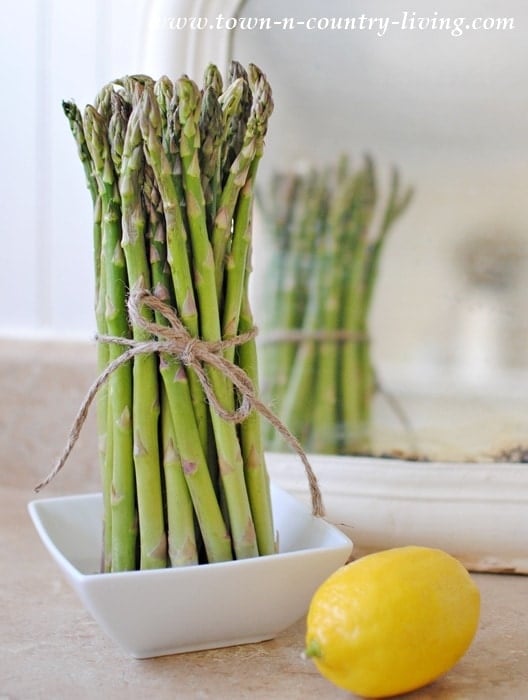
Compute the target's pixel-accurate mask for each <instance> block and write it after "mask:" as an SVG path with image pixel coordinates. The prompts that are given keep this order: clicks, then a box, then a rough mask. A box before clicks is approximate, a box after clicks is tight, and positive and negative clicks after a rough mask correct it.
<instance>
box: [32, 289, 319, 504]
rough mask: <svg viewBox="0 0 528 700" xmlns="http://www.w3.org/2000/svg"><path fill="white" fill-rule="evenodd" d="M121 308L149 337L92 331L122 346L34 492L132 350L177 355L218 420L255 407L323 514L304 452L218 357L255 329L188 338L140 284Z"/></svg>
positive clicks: (241, 416)
mask: <svg viewBox="0 0 528 700" xmlns="http://www.w3.org/2000/svg"><path fill="white" fill-rule="evenodd" d="M142 306H144V307H146V308H148V309H150V310H151V311H154V312H157V313H158V314H160V315H161V316H163V318H164V319H165V320H166V321H167V324H168V325H164V324H161V323H156V322H155V321H151V320H150V319H148V318H146V317H145V316H144V315H143V314H142V313H141V308H142ZM127 308H128V316H129V319H130V323H131V325H132V326H133V327H136V328H140V329H141V330H143V331H145V332H146V333H148V334H149V335H151V336H152V338H151V339H149V340H145V341H139V340H134V339H131V338H122V337H118V336H108V335H97V336H96V339H97V340H98V341H99V342H102V343H114V344H117V345H122V346H125V347H127V348H128V349H127V350H125V351H124V352H123V353H121V355H119V357H117V358H116V359H115V360H113V361H112V362H110V363H109V364H108V365H107V366H106V368H105V369H104V370H103V371H102V372H101V374H100V375H99V376H98V377H97V379H96V380H95V381H94V383H93V384H92V385H91V387H90V388H89V390H88V392H87V394H86V396H85V397H84V400H83V401H82V403H81V406H80V408H79V410H78V412H77V416H76V417H75V420H74V423H73V425H72V428H71V430H70V434H69V436H68V439H67V441H66V445H65V447H64V450H63V452H62V454H61V456H60V457H59V459H58V461H57V463H56V464H55V466H54V468H53V470H52V471H51V472H50V474H49V475H48V476H47V477H46V478H45V479H44V480H43V481H42V482H41V483H40V484H38V485H37V486H36V487H35V490H36V491H40V489H42V488H43V487H44V486H46V485H47V484H48V483H49V482H50V481H51V480H52V479H53V478H54V477H55V476H56V475H57V473H58V472H59V471H60V470H61V469H62V467H63V466H64V464H65V463H66V461H67V459H68V457H69V455H70V453H71V451H72V449H73V447H74V445H75V443H76V442H77V440H78V438H79V435H80V433H81V430H82V428H83V426H84V423H85V421H86V417H87V415H88V410H89V408H90V405H91V404H92V402H93V400H94V399H95V397H96V395H97V393H98V391H99V389H101V387H102V386H103V385H104V384H105V383H106V382H107V381H108V379H109V377H110V376H111V375H112V374H113V372H115V371H116V370H117V369H118V368H119V367H121V366H122V365H124V364H125V363H127V362H129V361H130V360H131V359H133V358H134V357H136V355H146V354H152V353H157V354H161V355H163V354H166V355H170V356H171V357H174V358H175V359H177V360H179V361H180V362H181V363H182V364H183V365H184V366H185V367H188V368H189V369H190V370H192V371H193V372H194V373H195V374H196V376H197V377H198V380H199V382H200V384H201V386H202V388H203V390H204V393H205V395H206V397H207V400H208V401H209V403H210V404H211V406H212V407H213V409H214V410H215V412H216V413H217V414H218V415H219V416H220V417H221V418H223V419H224V420H226V421H229V422H231V423H241V422H242V421H243V420H245V419H246V418H247V417H248V415H249V414H250V413H251V411H252V410H255V411H257V412H258V413H260V415H262V416H263V417H264V418H266V420H268V421H269V422H270V423H271V424H272V425H273V427H274V428H275V429H276V430H277V431H278V432H279V433H280V434H281V435H282V437H283V438H284V439H285V441H286V442H287V443H288V444H289V445H290V447H291V448H292V449H293V450H294V451H295V452H296V453H297V454H298V455H299V457H300V459H301V461H302V463H303V465H304V469H305V471H306V476H307V478H308V484H309V487H310V495H311V499H312V512H313V514H314V515H316V516H322V515H324V507H323V502H322V497H321V492H320V490H319V485H318V483H317V477H316V476H315V474H314V472H313V470H312V467H311V465H310V462H309V461H308V457H307V456H306V453H305V452H304V450H303V448H302V447H301V444H300V443H299V441H298V440H297V438H296V437H295V436H294V435H293V434H292V433H291V432H290V431H289V429H288V428H287V427H286V426H285V425H284V423H282V421H281V420H280V419H279V418H278V417H277V416H276V415H275V414H274V413H273V412H272V411H271V410H270V409H269V408H268V407H267V406H266V404H264V403H263V402H262V401H261V400H260V399H259V398H258V396H257V394H256V391H255V387H254V386H253V382H252V381H251V379H250V378H249V377H248V375H247V374H246V373H245V372H244V371H243V370H242V369H241V368H240V367H238V366H237V365H236V364H235V363H234V362H231V361H230V360H229V359H227V358H226V357H225V356H224V351H225V350H227V349H229V348H234V347H237V346H239V345H243V344H244V343H247V342H248V341H249V340H252V339H253V338H255V337H256V335H257V329H256V328H252V329H251V330H250V331H248V332H246V333H241V334H240V335H236V336H234V337H232V338H226V339H224V340H215V341H207V340H202V339H200V338H196V337H193V336H191V335H190V334H189V332H188V331H187V329H186V328H185V326H184V325H183V323H182V322H181V320H180V319H179V318H178V315H177V314H176V312H175V311H174V309H173V308H172V307H171V306H169V305H168V304H166V303H165V302H163V301H162V300H161V299H159V298H158V297H156V296H154V295H153V294H151V293H150V292H148V291H147V290H145V289H135V290H132V291H131V292H130V295H129V298H128V303H127ZM206 367H214V368H216V369H217V370H219V371H220V372H221V373H222V374H223V375H224V376H225V377H226V378H227V379H228V380H229V381H230V382H231V383H232V385H233V386H234V387H235V388H236V390H237V391H238V393H239V395H240V397H241V401H240V405H239V406H238V407H237V408H236V409H235V410H233V411H231V410H228V409H226V408H225V407H224V406H222V404H221V403H220V401H219V399H218V396H217V395H216V393H215V391H214V389H213V387H212V385H211V382H210V381H209V377H208V376H207V371H206V369H205V368H206Z"/></svg>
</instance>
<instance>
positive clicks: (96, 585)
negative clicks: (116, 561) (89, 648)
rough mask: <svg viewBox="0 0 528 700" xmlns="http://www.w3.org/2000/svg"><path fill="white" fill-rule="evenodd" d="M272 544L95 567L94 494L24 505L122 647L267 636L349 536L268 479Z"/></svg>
mask: <svg viewBox="0 0 528 700" xmlns="http://www.w3.org/2000/svg"><path fill="white" fill-rule="evenodd" d="M272 505H273V515H274V522H275V529H276V531H277V533H278V540H279V552H278V553H277V554H273V555H269V556H265V557H256V558H253V559H245V560H239V561H232V562H225V563H220V564H205V565H197V566H190V567H182V568H172V569H171V568H167V569H157V570H149V571H133V572H124V573H112V574H101V573H98V571H99V566H100V557H101V541H102V498H101V495H100V494H88V495H79V496H64V497H58V498H49V499H39V500H35V501H32V502H31V503H30V504H29V513H30V516H31V518H32V520H33V524H34V525H35V528H36V529H37V532H38V534H39V535H40V537H41V539H42V541H43V543H44V545H45V546H46V548H47V549H48V551H49V552H50V554H51V555H52V557H53V558H54V559H55V561H56V562H57V564H58V565H59V567H60V569H61V570H62V572H63V574H64V575H65V577H66V579H67V580H68V581H69V583H70V584H71V585H72V587H73V588H74V590H75V591H76V592H77V595H78V596H79V598H80V599H81V601H82V602H83V604H84V605H85V607H86V609H87V610H88V611H89V612H90V614H91V615H92V616H93V617H94V619H95V620H96V621H97V622H98V623H99V625H100V626H101V627H102V629H103V630H104V631H105V632H106V633H107V634H108V635H109V636H110V637H111V638H112V639H114V641H115V642H117V644H118V645H119V646H120V647H121V648H122V649H123V650H124V651H125V652H127V653H128V654H130V655H132V656H134V657H136V658H148V657H152V656H162V655H165V654H176V653H180V652H187V651H195V650H199V649H210V648H217V647H224V646H230V645H234V644H245V643H249V642H258V641H263V640H265V639H272V638H273V637H275V636H277V634H279V633H280V632H281V631H283V630H285V629H286V628H287V627H289V626H290V625H292V624H293V623H294V622H296V621H297V620H299V619H300V618H301V617H302V616H303V615H304V614H305V613H306V611H307V609H308V605H309V602H310V600H311V597H312V595H313V593H314V592H315V590H316V588H317V587H318V586H319V585H320V584H321V583H322V582H323V580H324V579H325V578H326V577H327V576H329V575H330V574H331V573H332V572H333V571H334V570H335V569H337V568H338V567H339V566H341V565H342V564H344V563H345V561H346V560H347V558H348V557H349V556H350V553H351V551H352V543H351V541H350V540H349V538H348V537H347V536H346V535H344V534H343V533H342V532H340V531H339V530H338V529H337V528H335V527H334V526H332V525H330V524H329V523H327V522H325V520H323V519H320V518H315V517H313V516H312V515H311V513H310V512H309V511H308V509H307V507H306V506H305V505H303V504H302V503H300V502H299V501H298V500H297V499H295V498H294V497H293V496H291V495H289V494H288V493H286V492H285V491H284V490H282V489H281V488H279V487H277V486H275V485H273V484H272Z"/></svg>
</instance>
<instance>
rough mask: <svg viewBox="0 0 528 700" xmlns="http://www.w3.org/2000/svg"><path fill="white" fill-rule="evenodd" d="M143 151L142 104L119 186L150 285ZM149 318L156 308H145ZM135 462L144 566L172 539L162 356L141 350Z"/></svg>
mask: <svg viewBox="0 0 528 700" xmlns="http://www.w3.org/2000/svg"><path fill="white" fill-rule="evenodd" d="M143 172H144V155H143V141H142V136H141V130H140V128H139V116H138V106H136V107H135V108H134V110H133V111H132V113H131V115H130V118H129V120H128V124H127V128H126V133H125V136H124V144H123V154H122V166H121V176H120V178H119V192H120V195H121V212H122V227H123V234H122V246H123V251H124V253H125V259H126V265H127V271H128V283H129V285H130V287H131V289H136V290H137V289H150V286H151V284H150V270H149V263H148V259H147V250H146V246H145V233H146V213H145V210H144V207H143V200H142V197H141V191H142V186H143V182H142V179H143ZM142 313H143V315H144V316H145V317H146V318H147V320H149V321H151V320H152V313H151V312H150V311H149V310H145V309H144V310H143V312H142ZM132 332H133V337H134V340H136V341H144V340H148V339H149V336H148V334H146V332H145V331H144V330H143V329H141V328H138V327H137V326H133V328H132ZM133 387H134V391H133V429H134V465H135V474H136V483H137V500H138V514H139V535H140V567H141V568H142V569H155V568H163V567H165V566H166V563H167V542H166V536H165V522H164V516H163V498H162V489H161V466H160V459H159V455H160V450H159V444H158V417H159V394H158V375H157V360H156V358H155V357H154V355H150V354H149V355H138V356H137V357H136V358H135V359H134V366H133Z"/></svg>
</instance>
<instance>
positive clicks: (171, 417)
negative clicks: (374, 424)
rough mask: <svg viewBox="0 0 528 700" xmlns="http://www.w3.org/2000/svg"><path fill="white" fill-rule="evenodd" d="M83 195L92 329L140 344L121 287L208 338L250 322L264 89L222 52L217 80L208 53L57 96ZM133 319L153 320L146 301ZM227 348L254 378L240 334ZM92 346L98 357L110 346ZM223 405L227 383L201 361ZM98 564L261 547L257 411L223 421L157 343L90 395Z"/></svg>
mask: <svg viewBox="0 0 528 700" xmlns="http://www.w3.org/2000/svg"><path fill="white" fill-rule="evenodd" d="M63 107H64V111H65V114H66V116H67V118H68V120H69V123H70V127H71V130H72V133H73V135H74V138H75V140H76V142H77V147H78V153H79V157H80V159H81V162H82V164H83V167H84V171H85V175H86V179H87V184H88V189H89V192H90V194H91V197H92V201H93V205H94V223H93V239H94V265H95V282H96V290H95V310H96V321H97V327H98V333H99V334H100V335H110V336H117V337H119V338H125V339H133V340H135V341H138V342H141V341H144V340H148V339H149V334H148V333H147V332H146V331H145V329H144V328H143V325H142V324H135V325H132V324H131V322H130V320H129V317H128V315H127V308H126V301H127V295H128V292H129V291H130V290H134V291H138V290H146V291H148V292H151V293H153V294H154V295H155V296H156V297H157V298H158V299H160V300H162V301H163V302H165V303H168V304H169V305H170V306H171V307H172V308H174V310H175V311H176V313H177V315H178V317H179V319H180V320H181V321H182V323H183V324H184V326H185V328H186V330H187V331H188V333H189V334H190V335H191V336H193V337H197V338H200V339H203V340H207V341H217V340H220V339H222V338H232V337H234V336H236V335H238V334H240V333H242V332H245V331H247V330H249V329H250V327H251V326H252V320H251V314H250V310H249V302H248V296H247V294H248V291H247V290H248V276H249V271H250V268H251V266H250V261H249V257H250V249H251V206H252V201H253V186H254V179H255V177H256V171H257V165H258V161H259V160H260V158H261V156H262V153H263V146H264V137H265V135H266V129H267V123H268V118H269V116H270V114H271V112H272V109H273V101H272V97H271V89H270V86H269V84H268V82H267V80H266V77H265V76H264V74H263V73H262V72H261V71H260V70H259V69H258V68H257V67H256V66H254V65H250V66H249V68H248V70H247V71H246V70H245V69H244V68H243V67H242V66H241V65H240V64H238V63H236V62H233V64H232V65H231V68H230V71H229V74H228V76H227V80H226V84H225V87H224V82H223V79H222V76H221V74H220V73H219V71H218V69H217V68H216V67H215V66H213V65H210V66H209V67H208V68H207V69H206V72H205V75H204V79H203V87H202V88H199V87H198V86H197V85H196V84H195V83H194V82H193V81H192V80H190V79H189V78H188V77H187V76H182V77H181V78H180V79H179V80H177V81H176V82H172V81H171V80H169V79H168V78H167V77H165V76H164V77H162V78H160V79H159V80H158V81H154V80H153V79H151V78H150V77H148V76H144V75H136V76H126V77H124V78H122V79H119V80H116V81H114V82H112V83H110V84H108V85H106V86H105V87H104V88H103V89H102V90H101V91H100V93H99V94H98V95H97V97H96V100H95V102H94V105H93V106H90V105H88V106H87V107H86V109H85V110H84V112H83V113H81V112H80V110H79V109H78V108H77V106H76V105H75V103H73V102H65V103H64V104H63ZM142 316H143V317H144V319H145V320H146V321H147V322H156V323H158V324H159V325H160V326H166V325H167V324H168V320H167V318H166V316H165V315H163V314H162V313H159V311H155V312H154V311H153V310H151V309H150V308H148V307H147V306H146V305H145V306H144V307H143V308H142ZM247 345H248V347H244V346H242V347H240V348H238V349H237V350H236V351H235V350H234V349H233V348H229V349H227V350H226V354H227V355H228V356H229V359H231V360H232V361H234V362H235V363H237V364H238V366H240V367H242V368H243V369H246V370H247V372H248V374H249V375H250V376H251V377H252V378H253V379H254V380H256V378H257V368H256V365H255V351H254V342H252V341H250V342H249V343H248V344H247ZM123 351H124V348H123V347H122V346H120V345H118V344H116V343H109V344H104V343H100V344H99V351H98V352H99V366H100V369H101V370H103V369H104V368H105V367H106V366H107V364H108V362H109V361H111V360H114V359H116V358H118V357H119V356H120V354H121V353H122V352H123ZM204 369H205V371H206V373H207V378H208V380H209V382H210V384H211V385H212V387H213V388H214V391H215V394H216V396H217V397H218V399H219V401H220V403H221V405H222V407H223V408H224V409H225V410H227V411H232V410H233V409H234V408H236V406H237V405H238V402H239V397H238V395H237V392H236V391H235V389H234V387H233V386H232V384H231V383H230V382H229V380H228V379H227V378H226V377H224V376H223V375H222V374H220V373H219V371H218V370H217V369H215V368H208V367H205V368H204ZM98 430H99V452H100V461H101V470H102V484H103V500H104V557H103V567H102V568H103V570H104V571H124V570H132V569H136V568H142V569H148V568H159V567H165V566H179V565H190V564H196V563H201V562H217V561H225V560H229V559H232V558H245V557H252V556H257V555H264V554H270V553H273V552H274V551H275V541H274V530H273V522H272V513H271V502H270V493H269V483H268V476H267V472H266V466H265V462H264V455H263V450H262V440H261V436H260V421H259V420H255V417H254V416H252V415H251V414H250V415H249V417H248V418H247V419H246V420H245V421H243V422H242V423H241V424H239V425H235V424H234V423H232V422H229V421H226V420H224V419H222V418H221V417H220V416H219V415H218V414H217V413H216V411H215V410H214V408H213V407H211V406H210V405H209V403H208V402H207V401H206V399H205V395H204V391H203V389H202V387H201V385H200V383H199V382H198V380H197V377H196V375H195V374H194V373H193V372H192V370H189V369H188V368H187V367H185V366H183V365H182V364H181V363H180V361H179V360H178V359H177V358H175V357H173V356H169V355H166V354H162V355H161V356H160V357H158V356H156V355H153V354H146V355H140V356H137V357H135V358H134V360H133V361H131V362H129V363H127V364H125V365H123V366H121V367H120V368H119V369H118V370H117V371H115V372H114V373H113V374H112V375H111V377H110V380H109V383H108V385H107V386H106V387H105V388H104V389H103V390H102V391H101V392H100V394H99V397H98Z"/></svg>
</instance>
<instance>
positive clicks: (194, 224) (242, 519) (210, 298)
mask: <svg viewBox="0 0 528 700" xmlns="http://www.w3.org/2000/svg"><path fill="white" fill-rule="evenodd" d="M177 87H178V93H179V98H180V103H179V116H180V123H181V125H182V131H181V139H180V153H181V158H182V166H183V184H184V190H185V198H186V204H187V218H188V221H189V231H190V239H191V249H192V255H193V264H194V269H195V289H196V295H197V299H198V305H199V310H200V320H201V327H200V333H201V337H202V338H203V339H204V340H209V341H218V340H221V328H220V318H219V304H218V296H217V293H216V281H215V262H214V257H213V250H212V247H211V243H210V241H209V236H208V232H207V224H206V214H205V199H204V195H203V190H202V186H201V173H200V164H199V156H198V149H199V147H200V132H199V124H198V122H199V114H200V92H199V90H198V88H197V86H196V84H195V83H193V82H192V81H191V80H189V79H188V78H180V80H179V81H178V84H177ZM207 373H208V377H209V380H210V382H211V385H212V387H213V390H214V392H215V394H216V396H217V397H218V399H219V401H220V403H221V404H222V406H223V407H224V409H226V410H228V411H232V410H233V408H234V392H233V387H232V385H231V384H230V382H229V380H228V379H227V378H226V377H225V376H224V375H223V374H221V373H220V372H219V370H217V369H216V368H214V367H210V368H208V371H207ZM211 419H212V423H213V430H214V435H215V439H216V447H217V453H218V463H219V468H220V476H221V480H222V486H223V489H224V494H225V498H226V502H227V507H228V511H229V522H230V526H231V537H232V540H233V548H234V551H235V554H236V557H237V558H238V559H244V558H248V557H253V556H257V555H258V549H257V542H256V534H255V529H254V524H253V520H252V517H251V509H250V505H249V501H248V496H247V491H246V488H245V482H244V464H243V460H242V454H241V451H240V445H239V442H238V439H237V433H236V427H235V426H234V425H233V424H232V423H230V422H227V421H225V420H224V419H223V418H221V417H220V416H219V415H218V414H217V413H216V411H215V410H214V409H213V410H212V412H211Z"/></svg>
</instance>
